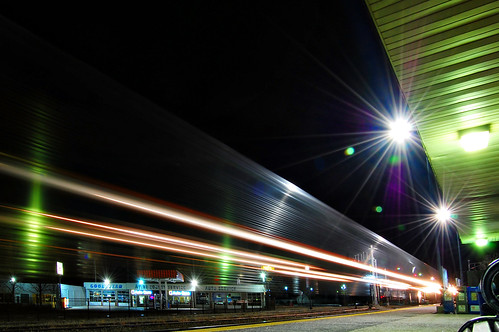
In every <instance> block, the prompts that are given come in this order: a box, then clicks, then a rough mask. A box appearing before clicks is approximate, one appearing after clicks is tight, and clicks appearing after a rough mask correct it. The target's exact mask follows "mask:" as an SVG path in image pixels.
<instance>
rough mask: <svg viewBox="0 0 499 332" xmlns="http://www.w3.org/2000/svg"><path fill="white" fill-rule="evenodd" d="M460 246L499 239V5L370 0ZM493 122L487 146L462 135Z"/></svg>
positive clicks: (487, 0)
mask: <svg viewBox="0 0 499 332" xmlns="http://www.w3.org/2000/svg"><path fill="white" fill-rule="evenodd" d="M366 4H367V7H368V9H369V11H370V13H371V16H372V18H373V21H374V24H375V26H376V28H377V30H378V32H379V35H380V37H381V40H382V43H383V44H384V47H385V50H386V52H387V54H388V57H389V59H390V62H391V65H392V67H393V69H394V72H395V74H396V75H397V78H398V81H399V84H400V86H401V89H402V91H403V93H404V94H405V97H406V99H407V102H408V105H409V107H410V109H411V111H412V112H413V116H414V120H415V122H416V126H417V129H418V131H419V134H420V136H421V139H422V142H423V146H424V148H425V150H426V154H427V156H428V159H429V160H430V163H431V166H432V168H433V171H434V173H435V176H436V178H437V181H438V183H439V185H440V187H441V188H442V191H443V194H444V197H446V198H447V199H448V200H452V199H455V201H454V208H458V210H457V211H456V213H457V217H456V221H457V225H458V228H459V235H460V237H461V241H462V242H463V243H471V242H474V241H475V240H476V239H478V238H487V239H488V240H489V241H499V167H498V165H499V133H498V131H499V1H494V0H472V1H462V0H461V1H441V0H431V1H427V0H406V1H393V0H386V1H383V0H381V1H379V0H366ZM480 125H490V139H489V145H488V147H487V148H486V149H483V150H480V151H475V152H465V151H464V150H463V148H462V147H461V146H460V143H459V131H461V130H464V129H467V128H472V127H476V126H480Z"/></svg>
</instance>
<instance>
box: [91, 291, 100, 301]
mask: <svg viewBox="0 0 499 332" xmlns="http://www.w3.org/2000/svg"><path fill="white" fill-rule="evenodd" d="M88 294H89V299H90V302H100V300H101V292H100V291H89V292H88Z"/></svg>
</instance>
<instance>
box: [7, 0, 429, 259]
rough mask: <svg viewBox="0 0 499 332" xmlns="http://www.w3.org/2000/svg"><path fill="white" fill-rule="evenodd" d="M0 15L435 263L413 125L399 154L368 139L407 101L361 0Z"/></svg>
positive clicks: (35, 8)
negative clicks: (411, 134) (409, 141)
mask: <svg viewBox="0 0 499 332" xmlns="http://www.w3.org/2000/svg"><path fill="white" fill-rule="evenodd" d="M0 14H1V15H3V16H5V17H6V18H8V19H10V20H12V21H14V22H16V23H17V24H19V25H20V26H22V27H24V28H26V29H27V30H29V31H31V32H32V33H34V34H35V35H37V36H39V37H40V38H41V39H44V40H46V41H48V42H49V43H51V44H53V45H54V46H56V47H58V48H60V49H61V50H63V51H64V52H66V53H68V54H70V55H72V56H74V57H75V58H77V59H79V60H81V61H82V62H84V63H87V64H89V65H90V66H92V67H94V68H96V69H97V70H99V71H101V72H102V73H104V74H106V75H108V76H110V77H111V78H113V79H114V80H116V81H117V82H119V83H120V84H122V85H124V86H126V87H128V88H130V89H131V90H133V91H135V92H137V93H139V94H140V95H142V96H144V97H146V98H147V99H149V100H150V101H152V102H153V103H155V104H157V105H159V106H160V107H161V108H163V109H164V110H165V111H167V112H170V113H173V114H175V115H176V116H178V117H180V118H181V119H183V120H185V121H187V122H188V123H190V124H192V125H194V126H195V127H197V128H199V129H201V130H202V131H204V132H205V133H207V134H209V135H210V136H212V137H214V138H216V139H218V140H220V141H221V142H223V143H224V144H226V145H227V146H229V147H231V148H233V149H234V150H236V151H238V152H239V153H241V154H243V155H244V156H246V157H248V158H250V159H252V160H254V161H255V162H257V163H258V164H260V165H262V166H264V167H265V168H267V169H269V170H271V171H272V172H275V173H276V174H278V175H280V176H282V177H283V178H285V179H287V180H289V181H291V182H293V183H294V184H295V185H297V186H298V187H300V188H302V189H303V190H305V191H306V192H308V193H310V194H311V195H312V196H314V197H316V198H317V199H319V200H320V201H322V202H324V203H326V204H328V205H329V206H331V207H333V208H334V209H336V210H337V211H339V212H341V213H344V214H345V215H347V216H349V217H350V218H352V219H353V220H355V221H356V222H358V223H360V224H362V225H364V226H365V227H367V228H369V229H371V230H373V231H375V232H377V233H378V234H380V235H382V236H383V237H385V238H386V239H388V240H389V241H391V242H393V243H394V244H395V245H397V246H399V247H401V248H402V249H404V250H405V251H407V252H409V253H411V254H413V255H414V256H416V257H418V258H420V259H422V260H423V261H426V262H427V263H429V264H430V265H433V266H436V262H435V254H434V244H433V243H434V239H433V238H432V237H430V238H429V239H427V238H426V237H425V236H426V235H427V234H425V232H426V230H425V229H424V228H423V227H421V225H420V220H421V219H423V218H424V216H425V215H427V214H428V213H429V211H428V209H427V208H426V207H424V206H423V205H422V204H421V200H422V199H421V197H429V198H430V199H435V197H436V196H437V194H436V192H437V187H436V185H435V180H434V179H433V175H432V174H431V172H429V168H428V165H427V161H426V157H425V154H424V151H423V149H422V147H421V143H420V142H419V141H418V138H417V133H416V132H414V134H415V138H414V142H413V144H411V145H410V146H408V149H407V150H406V154H403V153H397V151H396V150H393V149H392V150H389V151H387V145H388V142H386V141H382V140H379V139H378V137H380V135H383V132H384V131H385V130H387V128H386V121H385V120H384V118H383V117H385V118H394V117H395V115H396V114H398V113H400V112H402V113H403V112H405V111H407V110H406V107H405V104H404V102H403V98H402V96H401V95H400V92H399V91H398V85H397V82H396V80H395V78H394V76H393V73H392V71H391V68H390V65H389V62H388V60H387V58H386V56H385V54H384V51H383V47H382V45H381V42H380V40H379V38H378V36H377V33H376V30H375V28H374V25H373V23H372V22H371V19H370V16H369V13H368V12H367V9H366V8H365V5H364V3H363V1H312V2H310V1H306V2H305V1H301V2H299V1H296V2H275V1H272V2H265V1H261V2H260V1H251V2H250V1H244V2H243V1H182V2H166V3H162V5H161V6H160V7H155V6H142V7H140V8H137V7H136V6H130V7H127V6H126V5H122V4H121V5H120V6H119V7H115V8H100V7H97V6H95V7H89V6H88V5H87V4H83V3H81V4H80V6H77V5H75V4H74V3H71V5H62V6H61V5H58V6H55V5H51V4H46V3H43V4H42V3H36V4H30V5H29V6H26V5H23V4H22V3H21V4H19V3H18V2H16V3H13V2H12V3H10V4H5V3H4V4H2V5H1V6H0ZM116 121H117V124H116V127H120V122H123V125H125V122H126V121H127V119H117V120H116ZM109 130H111V131H112V130H113V129H112V128H110V129H109ZM159 139H160V138H159ZM88 143H89V144H90V142H88ZM82 144H85V142H83V143H82ZM348 147H354V149H355V153H354V154H353V155H347V154H346V153H345V150H346V149H347V148H348ZM145 149H146V148H145ZM153 152H154V151H151V153H153ZM404 156H406V157H407V159H405V157H404ZM103 180H105V179H103ZM376 206H381V207H382V209H383V210H382V212H381V213H378V212H376V211H375V207H376ZM424 240H425V241H426V242H424Z"/></svg>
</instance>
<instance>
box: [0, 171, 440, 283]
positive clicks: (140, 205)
mask: <svg viewBox="0 0 499 332" xmlns="http://www.w3.org/2000/svg"><path fill="white" fill-rule="evenodd" d="M0 170H1V171H2V172H4V173H8V174H11V175H14V176H17V177H21V178H25V179H32V180H37V181H40V182H41V183H43V184H45V185H49V186H52V187H55V188H57V189H60V190H64V191H67V192H71V193H74V194H77V195H81V196H85V197H90V198H94V199H98V200H101V201H106V202H112V203H114V204H116V205H118V206H122V207H127V208H130V209H133V210H136V211H140V212H145V213H148V214H151V215H154V216H156V217H160V218H163V219H167V220H174V221H177V222H179V223H183V224H186V225H189V226H192V227H199V228H202V229H205V230H209V231H213V232H216V233H220V234H227V235H231V236H233V237H236V238H239V239H243V240H246V241H252V242H256V243H260V244H263V245H266V246H270V247H274V248H278V249H281V250H287V251H290V252H294V253H297V254H300V255H303V256H309V257H313V258H316V259H321V260H324V261H328V262H332V263H336V264H341V265H345V266H349V267H353V268H356V269H359V270H363V271H369V272H374V273H378V274H381V275H386V276H389V277H392V278H396V279H400V280H404V281H407V282H409V283H411V284H416V285H421V286H425V287H435V286H436V285H438V284H436V283H435V282H431V281H427V280H422V279H418V278H414V277H410V276H407V275H403V274H400V273H395V272H392V271H388V270H384V269H381V268H375V267H372V266H370V265H367V264H363V263H359V262H356V261H353V260H350V259H346V258H343V257H340V256H338V255H334V254H332V253H330V252H325V251H322V250H319V249H315V248H310V247H306V246H302V245H298V244H295V243H291V242H288V241H284V240H282V239H275V238H271V237H268V236H264V235H261V234H259V233H257V232H253V231H250V230H247V229H239V228H236V227H229V226H227V225H225V224H223V223H221V222H219V221H217V220H216V218H208V217H205V216H199V215H196V214H194V213H192V212H187V211H183V210H180V209H177V208H173V207H170V206H165V205H161V204H158V203H154V202H151V201H147V200H143V199H139V198H137V197H133V196H131V195H126V194H122V193H118V192H115V191H111V190H108V189H102V188H98V187H96V186H91V185H87V184H82V183H78V182H76V181H74V180H69V179H65V178H62V177H58V176H54V175H47V174H43V175H41V174H36V173H33V172H31V171H29V170H27V169H25V168H21V167H18V166H13V165H9V164H6V163H0ZM263 265H265V264H263Z"/></svg>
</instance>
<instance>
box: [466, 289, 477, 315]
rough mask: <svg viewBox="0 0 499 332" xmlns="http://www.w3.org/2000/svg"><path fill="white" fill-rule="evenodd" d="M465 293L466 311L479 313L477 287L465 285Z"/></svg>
mask: <svg viewBox="0 0 499 332" xmlns="http://www.w3.org/2000/svg"><path fill="white" fill-rule="evenodd" d="M466 293H467V295H468V312H469V313H470V314H480V298H479V293H478V287H471V286H470V287H467V288H466Z"/></svg>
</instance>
